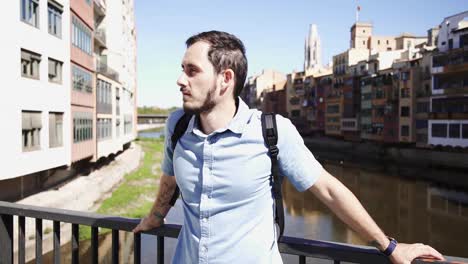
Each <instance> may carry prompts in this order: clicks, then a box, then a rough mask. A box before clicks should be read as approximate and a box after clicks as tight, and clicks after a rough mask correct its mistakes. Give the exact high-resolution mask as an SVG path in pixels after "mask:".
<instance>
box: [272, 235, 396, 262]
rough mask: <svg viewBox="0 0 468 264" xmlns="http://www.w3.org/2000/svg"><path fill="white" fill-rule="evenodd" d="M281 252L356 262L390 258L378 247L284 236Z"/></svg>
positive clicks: (280, 246) (281, 240)
mask: <svg viewBox="0 0 468 264" xmlns="http://www.w3.org/2000/svg"><path fill="white" fill-rule="evenodd" d="M278 246H279V250H280V252H281V253H285V254H292V255H304V256H306V257H314V258H324V259H330V256H333V258H332V259H335V260H340V261H348V262H355V263H389V261H388V258H387V257H386V256H384V255H383V254H381V253H380V251H378V250H377V249H376V248H371V247H364V246H356V245H348V244H342V243H336V242H327V241H320V240H308V239H302V238H297V237H288V236H283V237H282V238H281V239H280V243H279V245H278Z"/></svg>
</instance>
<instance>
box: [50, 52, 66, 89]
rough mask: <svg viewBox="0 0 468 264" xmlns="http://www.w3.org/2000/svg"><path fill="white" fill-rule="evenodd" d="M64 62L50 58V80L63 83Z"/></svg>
mask: <svg viewBox="0 0 468 264" xmlns="http://www.w3.org/2000/svg"><path fill="white" fill-rule="evenodd" d="M62 65H63V62H61V61H58V60H54V59H51V58H49V82H54V83H62Z"/></svg>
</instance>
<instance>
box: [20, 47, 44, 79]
mask: <svg viewBox="0 0 468 264" xmlns="http://www.w3.org/2000/svg"><path fill="white" fill-rule="evenodd" d="M40 63H41V55H39V54H37V53H34V52H32V51H28V50H25V49H21V76H23V77H27V78H32V79H39V65H40Z"/></svg>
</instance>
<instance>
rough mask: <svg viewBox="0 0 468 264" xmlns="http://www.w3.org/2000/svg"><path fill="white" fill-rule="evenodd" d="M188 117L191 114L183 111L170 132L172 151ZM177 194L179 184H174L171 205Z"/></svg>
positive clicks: (187, 122) (186, 125)
mask: <svg viewBox="0 0 468 264" xmlns="http://www.w3.org/2000/svg"><path fill="white" fill-rule="evenodd" d="M190 119H192V115H189V114H185V113H184V115H183V116H182V117H181V118H179V120H178V121H177V124H176V126H175V128H174V133H172V137H171V143H172V151H173V153H174V150H175V148H176V145H177V142H179V139H180V138H181V137H182V135H183V134H184V133H185V131H186V130H187V127H188V124H189V123H190ZM179 194H180V190H179V186H177V185H176V189H175V191H174V194H172V198H171V201H170V202H169V204H170V205H171V206H174V204H175V203H176V201H177V198H179Z"/></svg>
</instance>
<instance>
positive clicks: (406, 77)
mask: <svg viewBox="0 0 468 264" xmlns="http://www.w3.org/2000/svg"><path fill="white" fill-rule="evenodd" d="M409 79H410V76H409V72H402V73H401V80H402V81H407V80H409Z"/></svg>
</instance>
